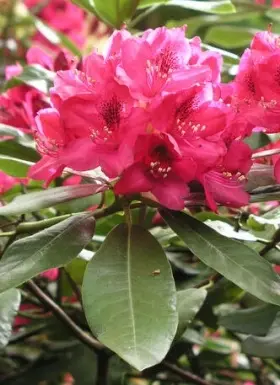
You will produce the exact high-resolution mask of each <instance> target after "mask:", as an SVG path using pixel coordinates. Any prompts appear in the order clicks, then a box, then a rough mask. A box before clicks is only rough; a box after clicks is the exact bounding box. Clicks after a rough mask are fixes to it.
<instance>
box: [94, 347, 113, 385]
mask: <svg viewBox="0 0 280 385" xmlns="http://www.w3.org/2000/svg"><path fill="white" fill-rule="evenodd" d="M109 361H110V356H109V355H108V354H107V353H106V352H105V351H104V352H99V353H98V355H97V373H96V382H95V384H96V385H107V384H108V380H109V378H108V374H109Z"/></svg>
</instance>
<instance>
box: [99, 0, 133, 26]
mask: <svg viewBox="0 0 280 385" xmlns="http://www.w3.org/2000/svg"><path fill="white" fill-rule="evenodd" d="M138 3H139V0H106V1H104V0H94V8H95V10H96V13H97V14H98V16H99V17H100V18H101V19H102V20H104V21H105V22H106V23H107V24H111V25H112V26H113V27H116V28H120V27H121V26H122V24H123V23H124V22H125V21H126V20H129V19H130V18H131V17H132V16H133V14H134V12H135V10H136V8H137V5H138Z"/></svg>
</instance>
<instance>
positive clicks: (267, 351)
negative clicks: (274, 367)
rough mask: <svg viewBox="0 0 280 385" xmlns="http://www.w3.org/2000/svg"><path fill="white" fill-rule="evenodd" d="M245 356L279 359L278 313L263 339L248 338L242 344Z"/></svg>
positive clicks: (279, 324)
mask: <svg viewBox="0 0 280 385" xmlns="http://www.w3.org/2000/svg"><path fill="white" fill-rule="evenodd" d="M242 350H243V352H244V353H246V354H250V355H253V356H258V357H273V358H279V357H280V313H278V314H277V316H276V318H275V320H274V322H273V324H272V325H271V328H270V329H269V331H268V333H267V335H266V336H265V337H256V336H249V337H247V338H246V339H245V341H244V342H243V344H242Z"/></svg>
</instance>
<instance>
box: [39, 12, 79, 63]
mask: <svg viewBox="0 0 280 385" xmlns="http://www.w3.org/2000/svg"><path fill="white" fill-rule="evenodd" d="M33 22H34V24H35V27H36V28H37V30H38V31H39V32H40V33H41V34H42V35H43V36H44V37H45V38H46V39H47V40H48V41H49V42H50V43H52V44H55V45H58V46H60V47H62V48H67V49H68V50H69V51H70V52H72V54H73V55H75V56H78V57H81V52H80V50H79V48H78V47H77V46H76V44H75V43H74V42H73V41H72V40H70V39H69V38H68V37H67V36H66V35H64V34H63V33H61V32H59V31H56V30H54V29H53V28H51V27H50V26H49V25H47V24H45V23H44V22H43V21H42V20H41V19H37V18H36V17H33Z"/></svg>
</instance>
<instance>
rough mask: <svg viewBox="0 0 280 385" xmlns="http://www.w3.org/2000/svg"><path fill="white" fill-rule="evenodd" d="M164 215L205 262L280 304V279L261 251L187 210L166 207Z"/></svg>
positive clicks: (243, 287) (263, 298) (261, 295)
mask: <svg viewBox="0 0 280 385" xmlns="http://www.w3.org/2000/svg"><path fill="white" fill-rule="evenodd" d="M161 214H162V216H163V218H164V219H165V221H166V222H167V223H168V225H169V226H170V227H171V228H172V230H174V231H175V232H176V233H177V234H178V236H179V237H180V238H181V239H182V240H183V241H184V242H185V243H186V245H187V246H188V248H189V249H190V250H191V251H192V252H193V253H194V254H195V255H196V256H197V257H198V258H199V259H200V260H201V261H202V262H204V263H205V264H206V265H208V266H210V267H212V268H213V269H215V270H216V271H217V272H219V273H220V274H222V275H223V276H224V277H226V278H227V279H229V280H230V281H232V282H234V283H235V284H236V285H237V286H239V287H241V288H242V289H243V290H245V291H248V292H249V293H251V294H253V295H254V296H256V297H257V298H259V299H261V300H263V301H265V302H269V303H272V304H275V305H279V304H280V278H279V277H278V275H277V274H276V273H275V272H274V271H273V269H272V266H271V265H270V263H269V262H267V261H266V260H264V259H263V258H262V257H260V255H259V254H258V253H256V252H255V251H254V250H252V249H250V248H249V247H247V246H245V245H243V244H242V243H240V242H238V241H234V240H232V239H229V238H225V237H223V236H222V235H220V234H218V233H217V232H216V231H214V230H212V229H211V228H209V227H208V226H206V225H205V224H204V223H202V222H200V221H198V220H197V219H195V218H193V217H191V216H189V215H187V214H185V213H181V212H175V211H170V210H169V211H168V210H164V211H163V210H162V211H161Z"/></svg>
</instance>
